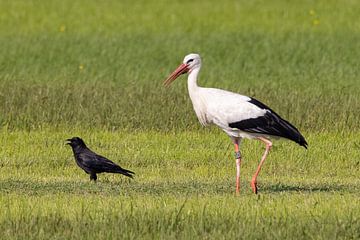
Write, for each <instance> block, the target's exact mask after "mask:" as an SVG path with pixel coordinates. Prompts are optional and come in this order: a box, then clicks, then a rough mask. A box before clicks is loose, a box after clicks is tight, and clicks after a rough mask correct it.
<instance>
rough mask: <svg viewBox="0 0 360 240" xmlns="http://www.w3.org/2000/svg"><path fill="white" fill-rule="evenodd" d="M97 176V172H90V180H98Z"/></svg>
mask: <svg viewBox="0 0 360 240" xmlns="http://www.w3.org/2000/svg"><path fill="white" fill-rule="evenodd" d="M96 179H97V176H96V173H90V181H91V180H94V182H96Z"/></svg>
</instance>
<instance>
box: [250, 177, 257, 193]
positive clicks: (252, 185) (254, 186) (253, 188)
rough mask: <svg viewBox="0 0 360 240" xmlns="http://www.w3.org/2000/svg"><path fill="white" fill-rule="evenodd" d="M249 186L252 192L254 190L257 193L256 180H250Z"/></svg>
mask: <svg viewBox="0 0 360 240" xmlns="http://www.w3.org/2000/svg"><path fill="white" fill-rule="evenodd" d="M250 186H251V188H252V190H253V192H254V193H255V194H257V193H258V188H257V183H256V181H254V180H252V181H251V183H250Z"/></svg>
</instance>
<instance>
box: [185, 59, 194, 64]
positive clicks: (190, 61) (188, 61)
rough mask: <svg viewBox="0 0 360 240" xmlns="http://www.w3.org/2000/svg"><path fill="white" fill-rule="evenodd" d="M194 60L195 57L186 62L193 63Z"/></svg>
mask: <svg viewBox="0 0 360 240" xmlns="http://www.w3.org/2000/svg"><path fill="white" fill-rule="evenodd" d="M192 61H194V59H189V60H188V61H187V62H186V64H189V63H191V62H192Z"/></svg>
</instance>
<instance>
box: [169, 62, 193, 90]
mask: <svg viewBox="0 0 360 240" xmlns="http://www.w3.org/2000/svg"><path fill="white" fill-rule="evenodd" d="M187 72H189V68H188V65H187V64H185V63H183V64H181V65H180V66H179V67H178V68H177V69H176V70H175V71H174V72H173V73H172V74H171V75H170V76H169V77H168V78H167V79H166V80H165V81H164V86H165V87H168V86H169V85H170V84H171V83H172V82H173V81H174V80H175V79H176V78H178V77H179V76H180V75H181V74H184V73H187Z"/></svg>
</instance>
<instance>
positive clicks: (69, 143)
mask: <svg viewBox="0 0 360 240" xmlns="http://www.w3.org/2000/svg"><path fill="white" fill-rule="evenodd" d="M66 141H69V142H68V143H65V145H70V146H71V139H70V138H69V139H66Z"/></svg>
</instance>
